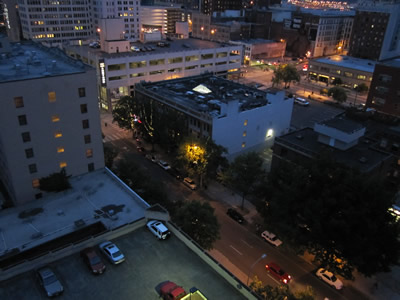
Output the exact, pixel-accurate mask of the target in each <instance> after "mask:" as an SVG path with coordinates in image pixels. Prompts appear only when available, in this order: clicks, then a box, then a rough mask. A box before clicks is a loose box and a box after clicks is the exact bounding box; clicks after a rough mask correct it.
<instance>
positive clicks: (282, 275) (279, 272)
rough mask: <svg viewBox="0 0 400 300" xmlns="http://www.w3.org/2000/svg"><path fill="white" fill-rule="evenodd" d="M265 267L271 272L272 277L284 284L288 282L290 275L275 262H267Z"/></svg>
mask: <svg viewBox="0 0 400 300" xmlns="http://www.w3.org/2000/svg"><path fill="white" fill-rule="evenodd" d="M265 268H266V269H267V271H268V272H269V273H271V274H272V275H273V276H274V277H276V278H277V279H278V280H279V281H282V282H283V283H285V284H288V283H289V282H290V280H291V279H292V277H291V276H290V275H289V274H288V273H286V272H285V271H284V270H283V269H282V268H281V267H280V266H278V265H277V264H276V263H273V262H271V263H269V264H268V265H265Z"/></svg>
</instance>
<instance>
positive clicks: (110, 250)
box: [99, 241, 125, 265]
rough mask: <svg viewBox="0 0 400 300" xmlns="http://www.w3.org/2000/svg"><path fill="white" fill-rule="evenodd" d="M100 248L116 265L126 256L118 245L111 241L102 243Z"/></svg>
mask: <svg viewBox="0 0 400 300" xmlns="http://www.w3.org/2000/svg"><path fill="white" fill-rule="evenodd" d="M99 249H100V251H101V252H103V253H104V255H105V256H106V257H107V258H108V260H109V261H110V262H111V263H113V264H114V265H117V264H120V263H122V262H123V261H124V260H125V256H124V255H123V254H122V252H121V251H120V250H119V249H118V247H117V246H116V245H115V244H113V243H111V242H109V241H107V242H103V243H101V244H100V245H99Z"/></svg>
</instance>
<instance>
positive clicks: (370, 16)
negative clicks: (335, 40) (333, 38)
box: [349, 1, 400, 60]
mask: <svg viewBox="0 0 400 300" xmlns="http://www.w3.org/2000/svg"><path fill="white" fill-rule="evenodd" d="M349 55H351V56H354V57H359V58H366V59H372V60H385V59H391V58H395V57H397V56H399V55H400V2H399V1H397V3H395V1H387V2H383V1H364V2H361V3H359V5H357V13H356V16H355V19H354V26H353V30H352V33H351V44H350V50H349Z"/></svg>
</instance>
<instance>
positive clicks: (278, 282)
mask: <svg viewBox="0 0 400 300" xmlns="http://www.w3.org/2000/svg"><path fill="white" fill-rule="evenodd" d="M267 275H268V277H269V278H271V279H272V280H273V281H275V282H276V283H277V284H281V282H280V281H278V280H276V279H275V278H274V277H272V275H271V274H270V273H269V272H268V274H267Z"/></svg>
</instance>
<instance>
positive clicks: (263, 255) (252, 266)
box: [246, 253, 267, 286]
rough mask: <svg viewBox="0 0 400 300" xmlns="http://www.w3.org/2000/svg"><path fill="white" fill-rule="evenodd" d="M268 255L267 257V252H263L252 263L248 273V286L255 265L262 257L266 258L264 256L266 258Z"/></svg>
mask: <svg viewBox="0 0 400 300" xmlns="http://www.w3.org/2000/svg"><path fill="white" fill-rule="evenodd" d="M266 257H267V254H265V253H263V254H262V255H261V256H260V257H259V258H258V259H257V260H256V261H255V262H254V263H253V264H252V265H251V267H250V270H249V273H248V274H247V284H246V285H247V286H248V285H249V279H250V274H251V273H252V271H253V268H254V266H255V265H256V264H257V263H258V262H259V261H260V260H262V259H264V258H266Z"/></svg>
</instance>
